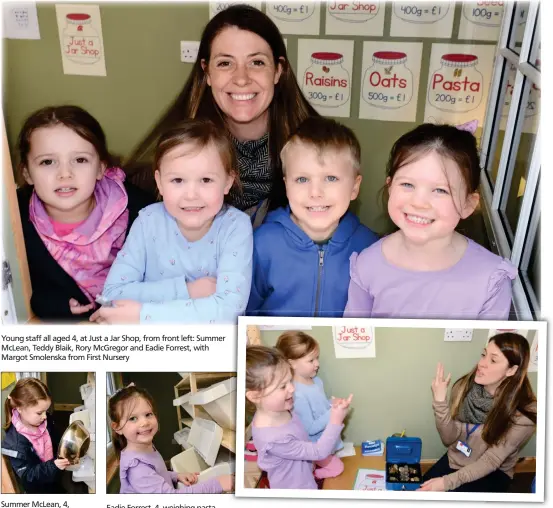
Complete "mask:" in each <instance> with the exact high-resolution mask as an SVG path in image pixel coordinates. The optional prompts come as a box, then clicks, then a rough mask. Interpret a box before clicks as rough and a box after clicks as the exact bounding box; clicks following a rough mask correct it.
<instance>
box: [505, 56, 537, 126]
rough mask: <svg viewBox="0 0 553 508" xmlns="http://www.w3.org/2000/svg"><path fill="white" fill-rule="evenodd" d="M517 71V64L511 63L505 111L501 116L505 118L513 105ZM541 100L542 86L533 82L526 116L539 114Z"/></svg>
mask: <svg viewBox="0 0 553 508" xmlns="http://www.w3.org/2000/svg"><path fill="white" fill-rule="evenodd" d="M516 73H517V68H516V65H513V64H509V74H508V75H507V87H506V90H505V102H504V103H503V111H502V112H501V116H502V117H505V118H506V117H507V116H508V114H509V107H510V106H511V100H512V97H513V88H514V86H515V78H516ZM540 102H541V88H538V87H537V86H536V84H535V83H532V86H531V87H530V92H529V93H528V101H527V103H526V111H525V112H524V118H529V117H531V116H535V115H537V114H538V112H539V110H540Z"/></svg>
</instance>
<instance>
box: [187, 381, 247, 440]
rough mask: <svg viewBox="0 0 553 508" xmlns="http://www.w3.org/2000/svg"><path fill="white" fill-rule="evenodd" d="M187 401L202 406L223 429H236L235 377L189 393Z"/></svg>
mask: <svg viewBox="0 0 553 508" xmlns="http://www.w3.org/2000/svg"><path fill="white" fill-rule="evenodd" d="M181 398H182V397H181ZM177 400H179V399H177ZM188 402H189V403H190V404H192V405H194V406H202V407H203V408H204V409H205V411H206V412H207V413H208V414H209V416H211V418H213V420H215V421H216V422H217V423H218V424H219V425H220V426H221V427H223V428H224V429H232V430H236V378H235V377H231V378H230V379H225V380H224V381H221V382H220V383H215V384H214V385H211V386H210V387H208V388H204V389H203V390H198V391H197V392H196V393H194V394H192V395H191V397H190V399H189V401H188ZM185 409H186V408H185Z"/></svg>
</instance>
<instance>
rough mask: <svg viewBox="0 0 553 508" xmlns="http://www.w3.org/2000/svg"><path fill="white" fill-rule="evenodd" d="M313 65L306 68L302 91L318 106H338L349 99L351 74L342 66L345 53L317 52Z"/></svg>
mask: <svg viewBox="0 0 553 508" xmlns="http://www.w3.org/2000/svg"><path fill="white" fill-rule="evenodd" d="M311 62H312V65H311V66H310V67H308V68H307V69H306V70H305V73H304V75H303V82H302V91H303V93H304V95H305V96H306V98H307V100H308V101H309V102H310V103H311V104H313V105H316V106H321V107H337V106H341V105H343V104H345V103H346V102H347V101H348V100H349V94H350V86H351V81H350V76H349V73H348V71H347V70H346V69H344V67H343V66H342V62H343V55H342V54H340V53H333V52H325V51H320V52H315V53H313V54H312V55H311Z"/></svg>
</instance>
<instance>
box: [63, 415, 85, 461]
mask: <svg viewBox="0 0 553 508" xmlns="http://www.w3.org/2000/svg"><path fill="white" fill-rule="evenodd" d="M89 446H90V433H89V432H88V430H86V427H85V426H84V424H83V422H82V421H81V420H75V421H74V422H73V423H72V424H71V425H69V427H67V429H65V432H64V433H63V436H62V437H61V441H60V444H59V446H58V457H59V458H60V459H67V460H69V462H70V464H71V465H75V464H78V463H79V461H80V460H81V459H82V458H83V457H84V456H85V454H86V452H87V451H88V447H89Z"/></svg>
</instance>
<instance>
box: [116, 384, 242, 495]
mask: <svg viewBox="0 0 553 508" xmlns="http://www.w3.org/2000/svg"><path fill="white" fill-rule="evenodd" d="M109 417H110V420H111V428H112V432H111V434H112V442H113V447H114V449H115V453H116V454H117V457H118V458H119V476H120V479H121V490H120V491H119V492H120V494H220V493H222V492H223V491H227V492H228V491H231V490H232V489H233V484H234V480H233V477H232V475H223V476H219V477H217V478H210V479H209V480H207V481H205V482H202V483H198V474H199V473H175V472H174V471H168V470H167V466H166V465H165V462H164V461H163V457H162V456H161V454H160V453H159V452H158V451H157V450H156V449H155V447H154V445H153V439H154V436H155V435H156V433H157V431H158V423H157V415H156V411H155V408H154V401H153V399H152V396H151V395H150V394H149V393H148V392H147V391H146V390H143V389H141V388H137V387H136V386H134V385H129V386H127V387H126V388H122V389H121V390H119V391H118V392H117V393H116V394H115V395H114V396H113V397H111V398H110V400H109ZM177 482H180V483H182V484H184V487H175V485H176V483H177Z"/></svg>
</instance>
